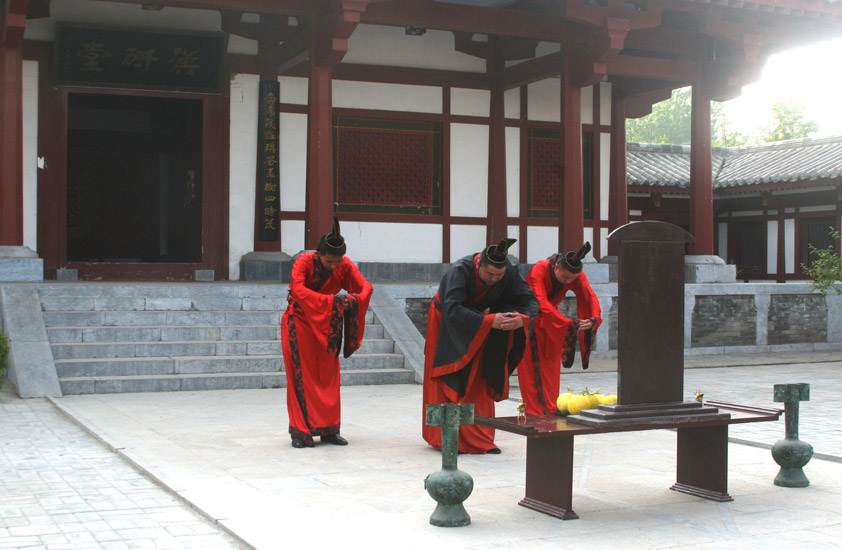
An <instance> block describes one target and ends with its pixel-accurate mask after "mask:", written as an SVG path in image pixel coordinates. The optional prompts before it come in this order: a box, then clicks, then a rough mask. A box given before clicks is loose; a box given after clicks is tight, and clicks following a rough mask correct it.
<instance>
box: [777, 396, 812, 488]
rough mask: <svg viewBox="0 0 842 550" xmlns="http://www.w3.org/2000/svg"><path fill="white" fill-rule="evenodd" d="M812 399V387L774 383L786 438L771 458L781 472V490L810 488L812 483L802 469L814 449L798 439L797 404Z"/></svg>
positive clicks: (779, 474)
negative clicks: (782, 410) (786, 488)
mask: <svg viewBox="0 0 842 550" xmlns="http://www.w3.org/2000/svg"><path fill="white" fill-rule="evenodd" d="M809 400H810V384H775V402H776V403H781V402H783V403H784V414H785V421H786V439H781V440H778V441H777V442H776V443H775V445H774V446H773V447H772V458H774V459H775V462H777V463H778V464H779V465H780V467H781V471H780V472H778V475H777V476H776V477H775V485H779V486H781V487H807V486H808V485H810V480H809V479H807V476H806V475H804V470H802V468H803V467H804V466H805V465H806V464H807V463H808V462H810V459H811V458H812V457H813V446H812V445H810V444H809V443H805V442H804V441H800V440H799V439H798V403H799V402H800V401H809Z"/></svg>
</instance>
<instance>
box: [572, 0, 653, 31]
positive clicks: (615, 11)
mask: <svg viewBox="0 0 842 550" xmlns="http://www.w3.org/2000/svg"><path fill="white" fill-rule="evenodd" d="M628 4H629V2H625V1H622V0H621V1H614V0H610V1H609V2H608V5H607V6H599V5H594V4H592V3H590V2H588V0H567V2H566V3H565V4H564V8H563V10H562V16H563V17H566V18H567V19H570V20H571V21H575V22H577V23H582V24H585V25H590V26H596V27H601V26H604V25H605V22H606V21H607V20H608V19H628V20H629V22H630V24H631V28H633V29H648V28H653V27H657V26H659V25H660V24H661V6H660V3H657V2H654V1H650V2H648V5H646V6H645V9H637V8H640V7H642V5H635V4H634V3H631V4H632V5H631V6H628Z"/></svg>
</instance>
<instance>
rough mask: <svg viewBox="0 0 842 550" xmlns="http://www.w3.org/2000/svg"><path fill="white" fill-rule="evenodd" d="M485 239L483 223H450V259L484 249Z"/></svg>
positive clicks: (452, 260)
mask: <svg viewBox="0 0 842 550" xmlns="http://www.w3.org/2000/svg"><path fill="white" fill-rule="evenodd" d="M485 240H486V239H485V226H484V225H451V226H450V261H451V262H454V261H456V260H458V259H459V258H461V257H462V256H467V255H468V254H474V253H476V252H479V251H480V250H484V249H485V247H486V242H485Z"/></svg>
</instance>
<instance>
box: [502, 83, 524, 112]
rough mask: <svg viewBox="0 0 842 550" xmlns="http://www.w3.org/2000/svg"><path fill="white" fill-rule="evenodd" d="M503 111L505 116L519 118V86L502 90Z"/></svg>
mask: <svg viewBox="0 0 842 550" xmlns="http://www.w3.org/2000/svg"><path fill="white" fill-rule="evenodd" d="M503 112H504V114H505V115H504V116H505V117H506V118H516V119H519V118H520V88H512V89H510V90H506V91H505V92H503Z"/></svg>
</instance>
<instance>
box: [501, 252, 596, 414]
mask: <svg viewBox="0 0 842 550" xmlns="http://www.w3.org/2000/svg"><path fill="white" fill-rule="evenodd" d="M590 250H591V245H590V243H585V244H584V246H582V248H580V249H579V251H578V252H562V253H559V254H554V255H552V256H550V257H549V258H547V259H545V260H541V261H539V262H538V263H536V264H535V265H534V266H532V269H531V270H530V272H529V275H528V276H527V277H526V282H527V284H529V287H530V288H531V289H532V292H533V293H534V294H535V297H536V298H537V299H538V304H539V306H540V312H539V313H538V315H537V316H536V317H535V322H534V323H533V325H532V327H531V330H530V333H529V336H530V338H529V348H530V349H529V351H528V352H527V353H525V354H524V356H523V359H522V360H521V362H520V364H519V365H518V367H517V373H518V383H519V384H520V392H521V396H522V398H523V401H524V403H525V404H526V413H527V414H535V415H544V414H549V413H551V412H553V411H555V410H557V407H556V401H557V400H558V395H559V386H560V383H561V381H560V378H561V372H560V371H561V368H560V366H559V365H563V366H564V367H565V368H570V367H572V366H573V360H574V358H575V356H576V344H577V341H579V342H581V349H582V368H583V369H587V368H588V360H589V358H590V354H591V349H592V347H593V344H594V341H595V339H596V330H597V328H598V327H599V325H600V324H601V323H602V313H601V310H600V307H599V300H598V299H597V297H596V294H595V293H594V291H593V289H592V288H591V285H590V284H589V283H588V277H587V275H585V272H584V271H582V259H583V258H584V257H585V256H586V255H587V254H588V252H590ZM568 292H572V293H573V294H574V295H575V296H576V309H577V318H576V319H568V318H567V317H565V316H564V315H562V314H561V312H560V311H559V310H558V304H559V302H561V301H562V300H563V299H564V297H565V295H566V294H567V293H568Z"/></svg>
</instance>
